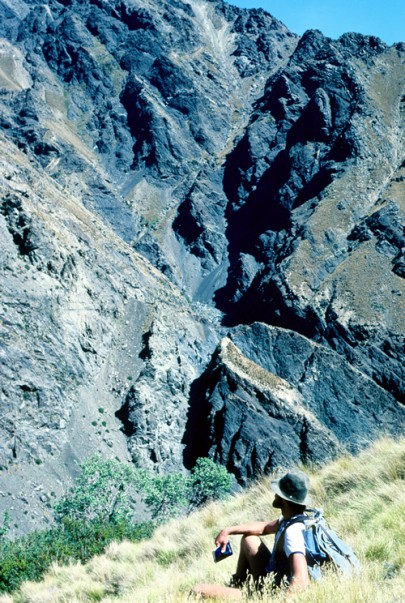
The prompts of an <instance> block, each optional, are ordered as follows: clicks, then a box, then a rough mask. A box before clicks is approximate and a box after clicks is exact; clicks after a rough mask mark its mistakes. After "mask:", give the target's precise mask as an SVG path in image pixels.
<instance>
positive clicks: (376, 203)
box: [0, 0, 405, 530]
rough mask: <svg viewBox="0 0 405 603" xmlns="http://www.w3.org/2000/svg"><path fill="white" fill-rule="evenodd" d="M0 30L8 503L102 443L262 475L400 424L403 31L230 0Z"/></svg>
mask: <svg viewBox="0 0 405 603" xmlns="http://www.w3.org/2000/svg"><path fill="white" fill-rule="evenodd" d="M0 36H1V39H0V251H1V255H0V257H1V262H0V271H1V282H2V305H1V308H0V313H1V323H0V324H1V330H2V331H1V332H2V343H1V346H2V347H1V350H0V363H1V375H0V385H1V387H0V391H1V417H0V433H1V440H0V466H1V470H2V473H0V510H1V508H6V507H7V506H9V505H10V500H11V501H12V506H13V507H14V508H13V512H14V514H15V516H16V523H18V524H19V525H20V529H21V530H26V529H28V528H30V527H33V526H37V525H40V524H41V523H44V522H46V521H48V520H49V511H48V510H47V507H46V505H45V504H44V500H46V499H49V497H50V496H51V495H50V492H52V491H54V492H56V493H59V492H60V491H61V490H62V487H63V484H64V483H65V482H66V479H67V478H68V477H69V476H71V475H73V474H74V473H75V471H76V465H75V462H76V461H80V460H81V459H83V458H84V457H85V456H88V455H90V454H92V453H94V452H99V453H101V454H103V455H105V456H110V455H113V456H115V457H117V458H120V459H121V460H131V461H133V462H136V463H138V464H141V465H142V466H148V467H153V468H154V469H156V470H160V471H168V470H171V469H174V468H176V469H179V468H182V467H184V466H186V467H187V468H189V467H191V466H192V464H193V463H194V462H195V459H196V458H197V457H198V456H199V455H202V454H203V455H206V454H208V455H211V456H212V457H213V458H215V459H217V460H218V461H219V462H221V463H224V464H226V465H227V467H228V468H229V469H230V470H232V471H233V472H234V473H235V475H236V476H237V478H238V480H239V481H240V482H241V483H246V481H247V480H249V479H250V478H252V477H254V476H255V475H257V474H259V473H261V472H263V471H269V470H271V469H273V468H275V467H277V466H279V465H283V466H285V465H288V464H294V463H297V462H302V461H304V462H305V461H308V460H311V461H315V462H322V460H324V459H326V458H329V457H330V456H333V455H334V454H335V453H336V451H338V450H341V449H342V447H343V448H347V450H349V451H355V450H357V448H358V447H359V446H363V445H366V444H367V441H368V440H369V439H374V438H376V437H378V436H379V435H381V434H383V433H391V434H397V433H400V432H401V429H403V427H404V419H405V410H404V407H403V395H404V390H403V383H404V368H403V366H404V365H403V324H404V301H403V300H404V295H405V291H404V285H403V278H404V257H403V246H404V236H403V215H404V179H405V164H404V140H403V131H404V111H403V108H404V104H403V103H404V89H403V81H404V62H403V59H404V52H405V47H404V45H403V44H398V45H395V46H393V47H391V48H389V47H388V46H386V45H385V44H384V43H383V42H382V41H380V40H378V39H377V38H373V37H365V36H360V35H357V34H347V35H345V36H342V37H341V38H340V39H339V40H335V41H333V40H330V39H328V38H325V37H324V36H323V35H322V34H321V32H318V31H309V32H307V33H306V34H304V36H302V38H299V37H298V36H296V35H294V34H293V33H291V32H289V31H288V30H287V29H286V28H285V27H284V25H283V24H282V23H280V22H279V21H277V20H276V19H274V18H273V17H272V16H271V15H269V14H267V13H266V12H265V11H263V10H242V9H237V8H235V7H232V6H230V5H228V4H226V3H224V2H222V0H189V1H183V0H163V1H159V2H157V0H142V1H141V0H139V1H138V0H131V1H129V0H124V1H123V0H111V1H109V2H104V1H102V0H69V1H67V0H66V1H65V0H64V1H63V2H61V1H57V0H50V1H49V2H47V3H46V4H44V3H43V2H40V1H39V0H38V1H37V0H16V1H15V2H11V1H10V0H0ZM346 417H349V418H350V420H348V421H345V418H346ZM24 501H28V502H24Z"/></svg>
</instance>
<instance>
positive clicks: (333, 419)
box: [184, 323, 403, 482]
mask: <svg viewBox="0 0 405 603" xmlns="http://www.w3.org/2000/svg"><path fill="white" fill-rule="evenodd" d="M342 399H344V400H345V404H344V405H342V404H341V400H342ZM194 408H195V411H194V414H192V413H190V415H189V421H188V425H187V430H186V433H185V437H184V442H185V444H186V450H185V455H186V460H187V462H188V464H189V465H190V466H191V467H192V466H193V465H194V464H195V460H196V459H197V458H198V457H199V456H206V455H209V456H212V457H213V458H214V459H216V460H217V461H218V462H221V463H222V464H224V465H226V466H227V467H228V469H229V470H230V471H232V472H233V473H234V474H235V475H236V476H237V477H238V479H239V480H240V481H241V482H246V480H247V479H249V478H250V477H252V476H255V475H257V474H258V473H261V472H263V471H264V472H266V471H270V470H274V469H276V468H277V467H280V466H284V467H285V466H288V465H289V464H290V463H308V462H311V463H314V462H315V463H316V462H318V463H319V462H321V461H323V460H325V459H326V458H329V457H333V456H334V455H335V454H336V453H337V452H338V450H339V448H340V446H341V444H342V443H344V444H345V446H346V448H347V450H348V451H350V452H356V451H358V450H360V449H361V448H362V447H363V446H364V445H365V444H366V443H367V442H368V441H369V440H370V439H374V438H377V437H379V436H381V435H382V434H383V433H387V434H390V435H393V434H399V433H401V431H402V427H401V426H402V422H403V409H402V407H401V405H400V404H399V403H398V402H397V401H396V400H395V398H394V397H393V396H390V395H389V394H388V393H387V392H386V391H385V390H383V389H382V388H381V387H379V386H378V385H376V384H375V383H374V382H373V381H372V380H371V379H369V378H368V377H366V376H365V375H364V374H363V373H361V372H360V371H357V370H356V369H354V368H352V367H351V366H350V364H348V363H347V362H345V360H343V359H342V358H341V356H339V355H338V354H337V353H336V352H334V351H332V350H330V349H327V348H325V347H324V346H321V345H319V344H316V343H313V342H312V341H310V340H309V339H307V338H305V337H303V336H302V335H299V334H297V333H296V332H294V331H288V330H285V329H281V328H280V327H269V326H267V325H264V324H261V323H254V324H253V325H251V326H249V327H246V326H244V327H238V328H237V329H235V331H233V332H232V333H230V337H228V338H224V339H223V340H222V341H221V344H220V345H219V347H218V349H217V351H216V353H215V354H214V356H213V359H212V361H211V362H210V364H209V366H208V367H207V369H206V371H205V372H204V373H203V375H202V376H201V377H200V378H199V380H198V384H195V388H194Z"/></svg>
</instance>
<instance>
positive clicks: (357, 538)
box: [0, 439, 405, 603]
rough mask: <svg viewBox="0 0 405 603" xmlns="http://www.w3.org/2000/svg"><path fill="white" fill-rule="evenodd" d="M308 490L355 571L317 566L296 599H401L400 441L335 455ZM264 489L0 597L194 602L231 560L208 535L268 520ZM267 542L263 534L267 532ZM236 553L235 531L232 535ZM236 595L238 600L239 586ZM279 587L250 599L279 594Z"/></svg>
mask: <svg viewBox="0 0 405 603" xmlns="http://www.w3.org/2000/svg"><path fill="white" fill-rule="evenodd" d="M310 473H311V481H312V484H313V488H312V495H313V498H314V500H315V503H316V505H317V506H322V507H323V508H324V509H325V512H326V515H327V517H328V519H329V520H330V523H331V524H332V525H333V527H334V528H335V529H336V531H337V532H338V533H340V534H341V535H342V537H343V538H344V539H346V540H347V541H348V542H349V543H350V544H351V545H352V546H353V548H354V549H355V550H356V552H357V553H358V555H359V557H360V560H361V563H362V574H361V576H360V577H359V578H356V579H352V580H349V579H346V578H343V577H341V576H338V575H336V574H334V573H330V574H327V575H326V576H325V577H324V580H323V581H322V582H321V583H318V584H312V585H311V587H310V588H309V589H308V590H307V591H306V592H304V593H301V594H299V595H297V596H296V597H295V598H294V601H296V602H297V603H309V602H311V603H326V602H327V603H342V602H344V603H359V602H362V603H368V602H370V603H400V602H405V545H404V543H405V488H404V479H405V440H401V441H398V442H394V441H392V440H388V439H387V440H382V441H380V442H379V443H377V444H375V445H373V446H372V447H370V449H368V450H367V451H365V452H364V453H363V454H361V455H360V457H358V458H353V457H348V456H346V457H342V458H340V459H339V460H337V461H336V462H334V463H332V464H330V465H328V466H327V467H325V468H324V469H323V470H321V471H319V472H315V471H311V472H310ZM271 501H272V495H271V493H270V492H269V489H268V481H267V479H266V480H261V481H260V482H258V483H257V484H256V485H254V486H253V487H252V488H250V489H249V490H248V491H246V492H245V493H243V494H241V495H238V496H235V497H233V498H231V499H230V500H229V501H227V502H226V503H222V504H219V503H215V504H210V505H209V506H207V507H206V508H205V509H203V510H202V511H200V512H198V513H195V514H193V515H191V516H190V517H188V518H185V519H179V520H176V521H173V522H171V523H170V524H167V525H165V526H163V527H161V528H160V529H159V530H158V531H157V532H156V533H155V535H154V536H153V538H152V539H151V540H149V541H145V542H142V543H138V544H132V543H128V542H124V543H121V544H116V543H113V544H111V545H110V546H109V547H108V549H107V551H106V553H105V554H104V555H103V556H101V557H97V558H94V559H93V560H92V561H91V562H90V563H88V564H87V565H85V566H82V565H78V564H75V565H71V566H68V567H58V566H57V565H55V566H53V567H52V569H51V571H50V572H49V573H48V575H47V576H46V577H45V578H44V580H43V581H42V582H40V583H37V584H34V583H25V584H24V585H23V586H22V588H21V589H20V590H19V591H18V592H17V593H14V594H13V596H4V597H0V603H62V602H64V603H65V602H66V603H76V602H89V601H102V602H103V603H113V602H120V603H129V602H131V603H134V602H136V603H154V602H156V603H183V602H186V601H192V600H197V599H194V597H193V596H192V595H191V594H190V590H191V588H192V587H193V585H195V584H196V583H198V582H216V583H226V582H227V580H228V579H229V576H230V575H231V574H232V572H233V570H234V565H235V556H234V558H231V559H228V560H226V561H223V562H221V563H219V564H214V563H213V562H212V558H211V549H212V545H213V539H214V536H215V534H216V533H217V532H218V531H219V529H220V528H221V527H223V526H225V525H230V524H233V523H240V522H242V521H243V522H245V521H249V520H253V519H271V518H272V517H275V516H276V511H275V510H274V509H273V508H272V507H271ZM268 539H269V541H268V544H269V546H271V537H268ZM232 542H233V545H234V549H235V550H236V553H237V551H238V544H239V538H237V537H233V538H232ZM244 598H246V599H247V598H248V597H247V594H246V593H245V595H244ZM284 598H285V597H284V595H280V596H277V597H274V596H273V597H270V595H269V594H263V595H262V596H261V597H259V596H254V597H251V598H250V600H251V601H264V602H265V601H270V600H271V601H274V602H278V601H281V600H284Z"/></svg>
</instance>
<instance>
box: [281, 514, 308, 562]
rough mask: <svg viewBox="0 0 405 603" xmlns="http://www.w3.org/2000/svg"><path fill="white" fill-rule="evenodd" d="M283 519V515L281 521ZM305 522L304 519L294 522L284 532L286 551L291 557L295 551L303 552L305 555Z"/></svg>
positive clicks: (284, 547)
mask: <svg viewBox="0 0 405 603" xmlns="http://www.w3.org/2000/svg"><path fill="white" fill-rule="evenodd" d="M282 520H283V516H281V517H280V518H279V520H278V521H279V523H281V521H282ZM304 529H305V527H304V524H303V523H302V521H298V522H297V523H293V524H292V525H291V526H288V528H287V529H286V530H285V532H284V546H283V549H284V552H285V554H286V555H287V557H289V556H290V555H292V554H293V553H302V554H303V555H305V540H304V533H303V532H304Z"/></svg>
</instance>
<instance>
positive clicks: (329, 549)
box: [269, 509, 360, 582]
mask: <svg viewBox="0 0 405 603" xmlns="http://www.w3.org/2000/svg"><path fill="white" fill-rule="evenodd" d="M298 522H302V523H303V524H304V527H305V529H304V530H303V535H304V540H305V556H306V560H307V564H308V573H309V575H310V577H311V578H313V579H314V580H319V579H320V578H321V577H322V570H321V567H322V566H323V565H324V564H326V563H327V564H330V565H332V566H333V567H334V568H335V569H336V570H337V571H341V572H342V573H343V574H345V575H347V576H353V575H355V574H359V573H360V562H359V560H358V558H357V557H356V555H355V553H354V552H353V550H352V549H351V547H350V546H349V545H348V544H346V543H345V542H344V541H343V540H342V539H341V538H339V536H338V535H337V534H336V533H335V532H334V531H333V530H332V529H331V528H330V527H329V526H328V524H327V523H326V520H325V518H324V516H323V510H322V509H307V510H306V514H305V515H297V516H296V517H293V518H292V519H291V520H290V521H285V522H282V524H281V526H280V527H281V529H280V530H279V532H278V533H277V534H276V540H275V544H274V548H273V553H272V557H271V560H270V563H269V569H270V570H272V571H275V572H276V575H277V576H278V579H277V582H279V581H280V579H281V578H282V577H283V576H286V575H288V573H289V569H288V566H287V563H288V565H289V562H288V559H287V558H286V556H285V553H284V551H283V542H284V533H285V531H286V529H287V528H288V527H289V526H290V525H292V524H293V523H298ZM283 554H284V557H285V560H284V561H283V559H282V557H283ZM286 562H287V563H286Z"/></svg>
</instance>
